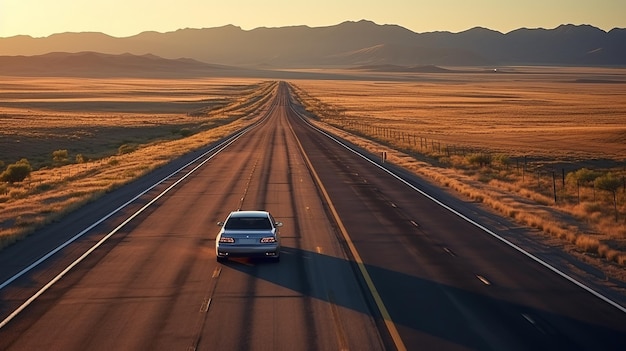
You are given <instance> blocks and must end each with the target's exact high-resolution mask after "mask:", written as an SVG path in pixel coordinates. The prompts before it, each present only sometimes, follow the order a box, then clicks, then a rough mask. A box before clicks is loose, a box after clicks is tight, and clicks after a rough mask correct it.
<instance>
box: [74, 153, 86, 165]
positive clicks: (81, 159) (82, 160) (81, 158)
mask: <svg viewBox="0 0 626 351" xmlns="http://www.w3.org/2000/svg"><path fill="white" fill-rule="evenodd" d="M86 161H87V160H86V159H85V156H83V154H78V155H76V163H85V162H86Z"/></svg>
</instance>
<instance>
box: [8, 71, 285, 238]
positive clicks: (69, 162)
mask: <svg viewBox="0 0 626 351" xmlns="http://www.w3.org/2000/svg"><path fill="white" fill-rule="evenodd" d="M276 85H277V84H276V83H275V82H259V81H256V80H244V79H239V80H238V79H228V80H226V79H224V80H221V79H197V80H189V79H188V80H150V79H145V80H140V79H82V78H10V77H6V78H3V79H2V80H0V123H1V125H2V129H1V130H0V150H2V151H1V154H0V161H3V162H4V163H5V167H6V166H7V165H9V164H11V163H14V162H16V161H17V160H20V159H22V158H26V159H27V160H28V161H29V163H30V164H31V165H32V166H33V172H32V173H31V175H30V177H28V178H27V179H26V180H25V181H23V182H19V183H13V184H9V183H3V184H1V183H0V249H1V248H2V247H3V246H6V245H8V244H10V243H11V242H14V241H15V240H19V239H20V238H21V237H23V236H24V235H27V234H28V233H30V232H32V230H34V229H36V228H37V227H39V226H41V225H44V224H46V223H48V222H50V221H53V220H55V219H57V218H59V217H61V216H63V215H64V214H65V213H67V212H68V211H71V210H72V209H73V208H76V207H77V206H80V205H82V204H84V203H85V202H88V201H92V200H93V199H95V198H97V197H98V196H100V195H101V194H103V193H105V192H107V191H110V190H111V189H113V188H116V187H119V186H121V185H123V184H125V183H127V182H129V181H131V180H133V179H134V178H136V177H138V176H140V175H142V174H145V173H146V172H148V171H150V170H151V169H154V168H155V167H158V166H160V165H162V164H164V163H166V162H167V161H169V160H171V159H173V158H175V157H177V156H180V155H182V154H184V153H187V152H189V151H192V150H194V149H197V148H199V147H201V146H204V145H206V144H207V143H209V142H211V141H214V140H217V139H219V138H221V137H224V136H225V135H228V134H230V133H232V132H234V131H235V130H238V129H240V128H242V127H243V126H244V125H247V124H249V123H252V122H253V121H254V119H255V118H256V117H258V114H259V111H260V109H261V108H262V107H263V106H265V105H266V104H267V103H268V102H269V101H270V97H271V96H272V92H273V90H274V89H275V88H276ZM57 150H67V156H68V157H67V158H66V159H65V160H58V159H57V160H53V152H55V151H57ZM5 167H2V170H4V168H5Z"/></svg>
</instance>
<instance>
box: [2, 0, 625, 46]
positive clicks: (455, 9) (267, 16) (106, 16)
mask: <svg viewBox="0 0 626 351" xmlns="http://www.w3.org/2000/svg"><path fill="white" fill-rule="evenodd" d="M361 19H368V20H372V21H374V22H376V23H378V24H398V25H400V26H403V27H406V28H408V29H410V30H412V31H414V32H418V33H423V32H432V31H451V32H460V31H464V30H466V29H470V28H473V27H476V26H480V27H486V28H490V29H494V30H498V31H500V32H503V33H507V32H509V31H511V30H514V29H518V28H522V27H525V28H547V29H550V28H554V27H556V26H558V25H559V24H569V23H572V24H591V25H593V26H596V27H598V28H601V29H603V30H606V31H608V30H610V29H612V28H615V27H619V28H626V0H515V1H514V0H307V1H299V0H221V1H213V0H0V37H10V36H14V35H19V34H26V35H31V36H34V37H43V36H48V35H50V34H54V33H62V32H84V31H92V32H103V33H106V34H109V35H112V36H116V37H125V36H131V35H135V34H138V33H141V32H143V31H149V30H153V31H158V32H169V31H174V30H176V29H179V28H208V27H219V26H223V25H226V24H234V25H236V26H239V27H241V28H243V29H246V30H249V29H254V28H257V27H283V26H290V25H301V24H303V25H308V26H311V27H320V26H329V25H335V24H338V23H341V22H344V21H347V20H350V21H357V20H361Z"/></svg>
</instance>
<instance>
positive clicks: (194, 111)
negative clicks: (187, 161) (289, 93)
mask: <svg viewBox="0 0 626 351" xmlns="http://www.w3.org/2000/svg"><path fill="white" fill-rule="evenodd" d="M257 84H258V82H257V81H253V80H243V79H240V80H238V79H228V80H226V79H195V80H194V79H187V80H184V79H182V80H156V79H127V78H120V79H87V78H22V77H19V78H12V77H3V78H2V80H0V124H1V125H2V130H0V135H1V139H0V147H1V150H2V152H1V154H0V161H4V162H5V163H12V162H15V161H17V160H19V159H21V158H27V159H28V160H29V161H30V163H31V164H32V165H33V166H35V167H36V168H40V167H41V166H49V165H51V162H52V152H53V151H55V150H58V149H67V150H68V151H69V153H70V154H71V155H74V156H75V155H77V154H81V155H83V156H84V157H85V158H87V159H99V158H102V157H105V156H110V155H114V154H115V153H117V151H118V150H117V148H118V147H120V146H121V145H123V144H140V143H146V142H149V141H151V140H154V139H160V140H162V139H171V138H176V137H179V136H180V133H181V130H184V131H183V133H185V132H187V133H189V132H194V133H195V132H197V131H200V130H206V129H209V128H212V127H214V126H215V125H217V124H220V123H222V122H220V119H219V117H220V116H217V117H218V118H216V116H213V115H212V116H210V118H207V115H206V113H205V112H207V111H216V110H218V109H220V108H224V107H225V106H227V105H229V104H232V103H234V102H236V101H237V99H240V100H241V101H244V100H245V99H246V98H247V96H248V95H249V94H250V93H251V92H253V91H254V90H255V89H257V88H258V85H257ZM222 117H226V118H228V116H226V114H224V116H222ZM187 130H188V131H187Z"/></svg>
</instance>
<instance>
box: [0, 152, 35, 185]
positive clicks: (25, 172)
mask: <svg viewBox="0 0 626 351" xmlns="http://www.w3.org/2000/svg"><path fill="white" fill-rule="evenodd" d="M32 170H33V168H32V167H31V166H30V163H29V162H28V160H27V159H25V158H23V159H21V160H19V161H17V162H16V163H14V164H11V165H9V166H8V167H7V169H6V170H5V171H4V172H2V174H0V181H3V182H9V183H15V182H21V181H23V180H24V179H26V177H28V176H29V175H30V172H32Z"/></svg>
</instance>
